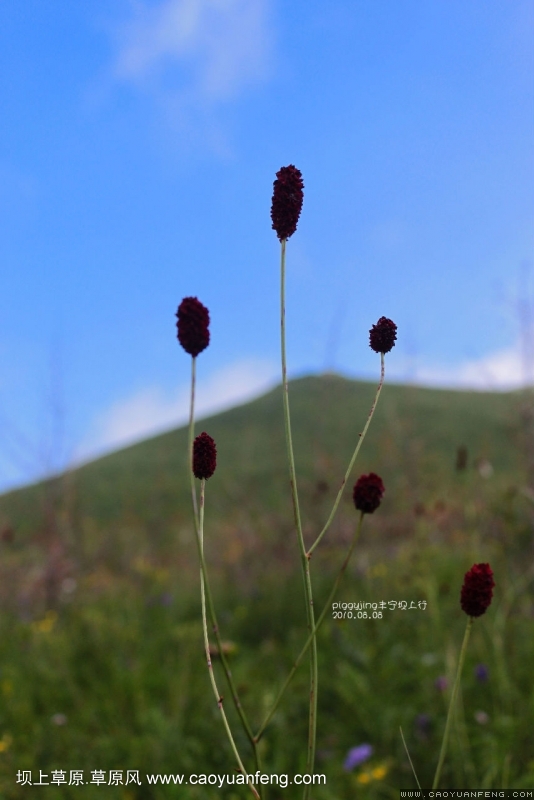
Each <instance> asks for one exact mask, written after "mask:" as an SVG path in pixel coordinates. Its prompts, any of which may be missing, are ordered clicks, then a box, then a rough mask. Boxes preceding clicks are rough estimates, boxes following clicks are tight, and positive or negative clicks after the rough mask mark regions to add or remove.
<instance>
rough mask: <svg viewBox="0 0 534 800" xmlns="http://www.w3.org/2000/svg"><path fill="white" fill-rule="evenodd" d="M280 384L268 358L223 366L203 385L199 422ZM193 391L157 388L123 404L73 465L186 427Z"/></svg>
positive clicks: (109, 413) (98, 426) (104, 419)
mask: <svg viewBox="0 0 534 800" xmlns="http://www.w3.org/2000/svg"><path fill="white" fill-rule="evenodd" d="M277 380H278V367H277V366H276V365H275V364H274V363H273V362H271V361H268V360H260V359H253V358H250V359H243V360H241V361H238V362H236V363H234V364H230V365H229V366H227V367H223V368H222V369H220V370H218V371H217V372H215V373H214V374H213V375H211V376H210V377H209V378H206V379H204V380H200V381H198V382H197V386H196V398H195V418H196V419H197V420H198V419H200V418H202V417H206V416H209V415H210V414H213V413H217V412H219V411H223V410H224V409H227V408H231V407H232V406H236V405H239V404H240V403H245V402H247V401H248V400H251V399H252V398H254V397H256V396H258V395H260V394H262V393H263V392H265V391H267V390H268V389H270V388H272V386H273V385H275V384H276V383H277ZM189 393H190V387H189V385H187V386H182V387H180V388H179V389H178V390H177V391H175V392H171V393H166V392H164V391H163V390H162V389H161V388H159V387H157V386H152V387H148V388H146V389H142V390H141V391H138V392H136V393H135V394H133V395H132V396H131V397H127V398H125V399H123V400H119V401H118V402H116V403H115V404H114V405H112V406H111V408H108V409H107V410H106V411H105V412H104V413H103V414H101V415H100V416H99V417H98V418H97V419H96V420H95V422H94V425H93V428H92V431H91V434H90V435H89V436H88V437H87V438H86V439H84V441H83V442H82V443H81V444H80V445H79V447H78V448H77V452H76V454H75V456H74V458H73V462H74V463H75V464H79V463H82V462H84V461H87V460H89V459H91V458H96V457H97V456H98V455H101V454H103V453H105V452H111V451H113V450H116V449H119V448H121V447H126V446H127V445H129V444H132V443H133V442H136V441H140V440H142V439H146V438H148V437H150V436H155V435H156V434H158V433H161V432H162V431H164V430H168V429H170V428H173V427H178V426H179V425H184V424H186V423H187V421H188V419H189Z"/></svg>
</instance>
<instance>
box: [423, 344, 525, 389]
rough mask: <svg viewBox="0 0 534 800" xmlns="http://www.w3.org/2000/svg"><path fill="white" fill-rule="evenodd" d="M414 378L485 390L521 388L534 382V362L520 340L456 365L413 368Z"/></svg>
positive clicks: (448, 385) (436, 383)
mask: <svg viewBox="0 0 534 800" xmlns="http://www.w3.org/2000/svg"><path fill="white" fill-rule="evenodd" d="M411 382H413V383H415V384H419V385H423V386H436V387H443V388H445V387H447V388H458V389H478V390H485V391H505V390H511V389H518V388H520V387H522V386H525V385H532V384H533V383H534V363H533V362H532V359H531V358H530V357H529V353H528V351H527V352H525V351H524V350H523V349H522V348H521V345H520V343H516V344H515V345H513V346H511V347H507V348H502V349H500V350H496V351H495V352H493V353H489V354H488V355H486V356H483V357H482V358H479V359H471V360H469V361H464V362H463V363H460V364H458V365H456V366H439V365H438V366H435V367H434V366H430V365H422V366H419V365H418V366H417V368H416V369H412V375H411Z"/></svg>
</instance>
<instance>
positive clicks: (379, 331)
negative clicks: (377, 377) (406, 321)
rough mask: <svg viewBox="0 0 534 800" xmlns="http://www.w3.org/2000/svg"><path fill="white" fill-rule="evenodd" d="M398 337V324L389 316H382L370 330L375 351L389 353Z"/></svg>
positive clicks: (370, 339) (371, 342)
mask: <svg viewBox="0 0 534 800" xmlns="http://www.w3.org/2000/svg"><path fill="white" fill-rule="evenodd" d="M396 338H397V326H396V325H395V323H394V322H393V320H391V319H388V318H387V317H380V319H379V320H378V322H377V323H376V325H373V327H372V328H371V330H370V331H369V343H370V345H371V348H372V349H373V350H374V351H375V353H389V351H390V350H391V348H392V347H395V339H396Z"/></svg>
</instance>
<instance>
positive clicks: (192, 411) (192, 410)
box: [188, 356, 198, 535]
mask: <svg viewBox="0 0 534 800" xmlns="http://www.w3.org/2000/svg"><path fill="white" fill-rule="evenodd" d="M196 361H197V360H196V357H195V356H193V357H192V358H191V402H190V403H189V444H188V459H189V475H190V478H191V497H192V500H193V514H194V517H195V527H196V530H197V535H198V504H197V490H196V486H195V476H194V475H193V439H194V438H195V383H196Z"/></svg>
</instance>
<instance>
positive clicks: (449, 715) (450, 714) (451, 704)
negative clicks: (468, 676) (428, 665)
mask: <svg viewBox="0 0 534 800" xmlns="http://www.w3.org/2000/svg"><path fill="white" fill-rule="evenodd" d="M473 622H474V617H469V619H468V620H467V626H466V629H465V633H464V640H463V642H462V649H461V650H460V657H459V659H458V668H457V670H456V677H455V679H454V685H453V687H452V692H451V699H450V702H449V711H448V712H447V721H446V723H445V732H444V733H443V741H442V743H441V751H440V754H439V761H438V766H437V768H436V774H435V775H434V783H433V784H432V791H433V792H434V791H435V790H436V789H437V787H438V783H439V779H440V777H441V768H442V767H443V762H444V760H445V754H446V752H447V744H448V742H449V734H450V730H451V723H452V717H453V713H454V707H455V705H456V696H457V694H458V688H459V686H460V677H461V674H462V668H463V665H464V660H465V654H466V652H467V643H468V641H469V634H470V633H471V628H472V626H473Z"/></svg>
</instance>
